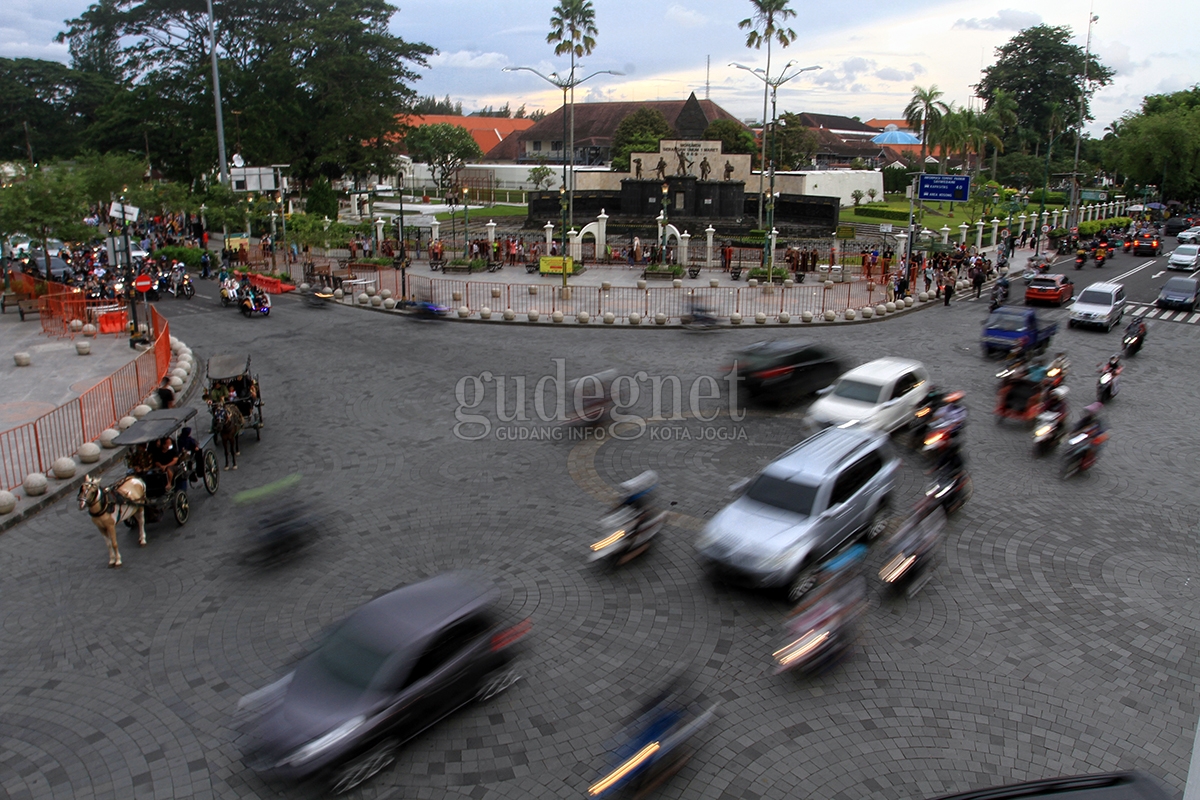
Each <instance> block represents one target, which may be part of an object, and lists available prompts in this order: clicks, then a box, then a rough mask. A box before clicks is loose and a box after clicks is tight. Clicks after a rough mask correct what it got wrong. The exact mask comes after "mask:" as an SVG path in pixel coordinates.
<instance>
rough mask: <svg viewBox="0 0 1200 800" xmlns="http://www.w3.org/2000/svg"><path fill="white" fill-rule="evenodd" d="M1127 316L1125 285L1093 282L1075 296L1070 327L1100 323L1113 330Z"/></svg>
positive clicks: (1069, 322) (1068, 322) (1105, 328)
mask: <svg viewBox="0 0 1200 800" xmlns="http://www.w3.org/2000/svg"><path fill="white" fill-rule="evenodd" d="M1124 316H1125V287H1124V286H1123V285H1121V284H1119V283H1104V282H1101V283H1093V284H1092V285H1091V286H1089V287H1087V288H1086V289H1084V290H1083V291H1082V292H1080V293H1079V295H1078V296H1076V298H1075V303H1074V305H1072V306H1071V318H1070V319H1069V320H1068V321H1067V325H1068V327H1071V328H1074V327H1075V326H1076V325H1099V326H1100V327H1102V328H1104V330H1106V331H1111V330H1112V329H1113V326H1115V325H1117V324H1118V323H1119V322H1120V321H1121V320H1122V318H1124Z"/></svg>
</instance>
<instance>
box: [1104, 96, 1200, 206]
mask: <svg viewBox="0 0 1200 800" xmlns="http://www.w3.org/2000/svg"><path fill="white" fill-rule="evenodd" d="M1108 130H1109V133H1108V134H1107V135H1106V136H1105V138H1104V142H1103V160H1104V164H1105V166H1107V167H1108V168H1109V169H1110V170H1111V171H1113V172H1116V173H1117V175H1118V178H1120V179H1124V180H1125V182H1126V183H1129V184H1140V185H1142V186H1148V185H1149V186H1158V187H1160V189H1161V190H1162V193H1163V196H1164V197H1166V198H1169V199H1177V200H1192V199H1194V198H1196V197H1197V196H1198V195H1200V87H1196V86H1193V87H1192V88H1191V89H1189V90H1187V91H1182V92H1174V93H1172V94H1167V95H1151V96H1149V97H1146V98H1145V99H1144V100H1143V101H1142V110H1141V111H1140V112H1137V113H1130V114H1126V115H1125V116H1124V117H1122V118H1121V119H1120V120H1119V121H1117V122H1115V123H1113V124H1112V125H1111V126H1109V129H1108Z"/></svg>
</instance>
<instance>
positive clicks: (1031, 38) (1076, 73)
mask: <svg viewBox="0 0 1200 800" xmlns="http://www.w3.org/2000/svg"><path fill="white" fill-rule="evenodd" d="M1071 35H1072V34H1071V29H1070V28H1069V27H1067V26H1065V25H1060V26H1054V25H1035V26H1033V27H1032V28H1026V29H1025V30H1023V31H1020V32H1019V33H1018V34H1017V35H1016V36H1014V37H1013V38H1012V39H1010V40H1009V41H1008V42H1007V43H1006V44H1004V45H1002V46H1000V47H998V48H996V63H994V64H992V65H991V66H990V67H988V68H986V69H985V70H984V71H983V79H982V80H981V81H980V82H979V89H978V93H979V96H980V97H983V98H984V99H985V100H986V101H987V102H988V104H989V107H990V104H991V103H992V102H993V101H994V98H995V97H996V93H997V92H998V91H1004V92H1007V93H1008V94H1009V95H1011V97H1012V100H1013V101H1014V102H1015V103H1016V115H1017V124H1018V125H1019V126H1020V127H1022V128H1026V129H1029V130H1032V131H1035V132H1037V134H1039V135H1040V136H1041V138H1042V139H1043V140H1046V139H1049V138H1050V135H1051V134H1050V133H1049V132H1050V129H1051V127H1052V122H1051V116H1052V110H1053V108H1054V106H1055V105H1056V104H1057V105H1059V106H1062V107H1064V108H1069V109H1073V114H1072V119H1074V117H1075V115H1077V114H1078V113H1079V112H1078V109H1079V98H1080V93H1081V92H1082V94H1083V102H1084V117H1085V119H1091V116H1090V111H1089V100H1090V98H1091V96H1092V93H1093V92H1094V91H1095V90H1096V89H1097V88H1099V87H1102V86H1107V85H1108V84H1110V83H1112V77H1113V75H1114V72H1113V70H1112V69H1110V68H1109V67H1106V66H1104V65H1103V64H1102V63H1100V60H1099V59H1098V58H1097V57H1096V54H1095V53H1092V54H1091V55H1090V56H1088V55H1087V54H1086V53H1085V52H1084V50H1083V48H1082V47H1079V46H1078V45H1074V44H1071ZM1085 60H1086V61H1087V84H1086V85H1084V80H1083V74H1084V62H1085Z"/></svg>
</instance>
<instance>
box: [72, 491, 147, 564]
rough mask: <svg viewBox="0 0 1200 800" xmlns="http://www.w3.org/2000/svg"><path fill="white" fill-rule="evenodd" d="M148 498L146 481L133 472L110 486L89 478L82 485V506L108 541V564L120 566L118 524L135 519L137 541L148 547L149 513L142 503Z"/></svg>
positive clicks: (80, 504)
mask: <svg viewBox="0 0 1200 800" xmlns="http://www.w3.org/2000/svg"><path fill="white" fill-rule="evenodd" d="M145 499H146V484H145V482H143V481H142V479H141V478H136V477H134V476H132V475H130V476H128V477H126V478H124V479H122V480H120V481H118V482H117V483H116V484H115V485H113V486H112V487H110V488H105V487H103V486H101V485H100V479H99V478H92V477H88V478H85V479H84V481H83V485H82V486H80V487H79V509H80V510H81V511H83V510H86V511H87V512H88V514H89V515H91V518H92V522H94V523H96V528H98V529H99V531H100V535H101V536H103V537H104V539H105V541H106V542H107V544H108V566H110V567H119V566H121V551H120V550H118V549H117V523H118V522H121V521H124V520H130V519H132V520H136V521H137V529H138V544H139V545H141V546H142V547H145V546H146V515H145V511H144V508H143V506H142V503H143V501H145Z"/></svg>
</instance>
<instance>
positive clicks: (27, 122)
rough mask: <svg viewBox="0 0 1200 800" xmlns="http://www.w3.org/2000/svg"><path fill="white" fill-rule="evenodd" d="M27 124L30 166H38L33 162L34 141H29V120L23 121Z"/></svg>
mask: <svg viewBox="0 0 1200 800" xmlns="http://www.w3.org/2000/svg"><path fill="white" fill-rule="evenodd" d="M22 124H23V125H24V126H25V152H27V153H28V154H29V166H31V167H33V166H36V165H35V164H34V163H33V143H32V142H30V141H29V120H25V121H24V122H23V123H22Z"/></svg>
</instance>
